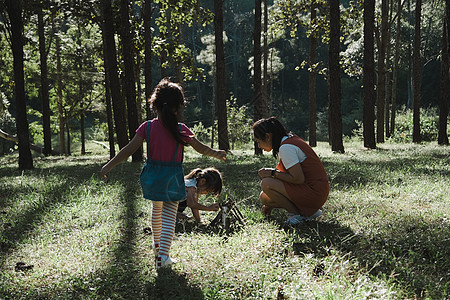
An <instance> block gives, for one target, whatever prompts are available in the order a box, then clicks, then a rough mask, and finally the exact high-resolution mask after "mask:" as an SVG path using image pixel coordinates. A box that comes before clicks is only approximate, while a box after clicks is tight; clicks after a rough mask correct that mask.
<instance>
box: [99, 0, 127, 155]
mask: <svg viewBox="0 0 450 300" xmlns="http://www.w3.org/2000/svg"><path fill="white" fill-rule="evenodd" d="M101 8H102V17H103V24H102V34H104V35H105V36H104V41H105V42H104V43H103V51H105V56H106V57H107V60H106V61H105V71H106V72H108V78H109V83H110V92H111V99H112V107H113V112H114V123H115V129H116V135H117V143H118V144H119V148H123V147H125V145H126V144H128V135H127V125H126V120H125V113H126V109H125V102H124V101H123V98H122V95H121V91H120V82H119V77H118V69H117V56H116V44H115V41H114V23H113V15H112V7H111V1H110V0H101Z"/></svg>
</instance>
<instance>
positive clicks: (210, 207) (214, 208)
mask: <svg viewBox="0 0 450 300" xmlns="http://www.w3.org/2000/svg"><path fill="white" fill-rule="evenodd" d="M209 209H210V210H211V211H218V210H219V209H220V205H219V204H218V203H214V204H212V205H210V206H209Z"/></svg>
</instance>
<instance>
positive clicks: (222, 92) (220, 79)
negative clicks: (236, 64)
mask: <svg viewBox="0 0 450 300" xmlns="http://www.w3.org/2000/svg"><path fill="white" fill-rule="evenodd" d="M214 32H215V43H216V79H217V117H218V118H217V120H218V139H219V149H221V150H225V151H228V150H229V149H230V144H229V141H228V124H227V104H226V89H225V80H226V79H225V50H224V45H223V0H215V1H214Z"/></svg>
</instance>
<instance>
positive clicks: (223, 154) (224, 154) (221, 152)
mask: <svg viewBox="0 0 450 300" xmlns="http://www.w3.org/2000/svg"><path fill="white" fill-rule="evenodd" d="M216 158H217V159H220V160H221V161H223V162H225V161H226V160H227V152H226V151H225V150H217V156H216Z"/></svg>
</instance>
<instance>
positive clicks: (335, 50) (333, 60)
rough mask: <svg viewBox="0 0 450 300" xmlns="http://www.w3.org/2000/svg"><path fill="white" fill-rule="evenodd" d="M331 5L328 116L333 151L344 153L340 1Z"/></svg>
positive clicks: (332, 2) (336, 0)
mask: <svg viewBox="0 0 450 300" xmlns="http://www.w3.org/2000/svg"><path fill="white" fill-rule="evenodd" d="M329 3H330V44H329V50H328V66H329V92H328V103H329V109H328V116H329V124H330V141H331V150H332V151H335V152H339V153H344V144H343V141H342V111H341V98H342V94H341V75H340V71H341V70H340V66H339V43H340V11H339V1H338V0H331V1H329Z"/></svg>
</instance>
